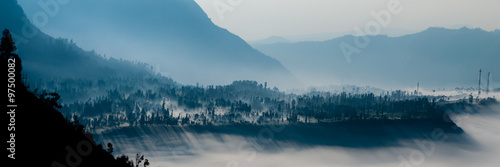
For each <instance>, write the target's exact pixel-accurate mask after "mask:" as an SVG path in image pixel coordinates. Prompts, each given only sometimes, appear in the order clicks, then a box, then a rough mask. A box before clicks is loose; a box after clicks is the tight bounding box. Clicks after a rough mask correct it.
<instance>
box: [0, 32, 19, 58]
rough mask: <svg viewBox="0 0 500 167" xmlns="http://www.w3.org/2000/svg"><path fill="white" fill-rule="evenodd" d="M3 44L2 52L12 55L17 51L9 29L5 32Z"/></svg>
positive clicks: (0, 48) (0, 49)
mask: <svg viewBox="0 0 500 167" xmlns="http://www.w3.org/2000/svg"><path fill="white" fill-rule="evenodd" d="M2 34H3V36H2V44H1V45H0V52H4V53H12V52H14V51H16V50H17V47H16V46H15V43H14V40H13V39H12V35H11V34H10V31H9V30H8V29H5V30H3V33H2Z"/></svg>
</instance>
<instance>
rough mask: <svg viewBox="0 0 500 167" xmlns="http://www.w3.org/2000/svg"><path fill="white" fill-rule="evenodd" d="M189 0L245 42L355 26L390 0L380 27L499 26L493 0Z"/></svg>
mask: <svg viewBox="0 0 500 167" xmlns="http://www.w3.org/2000/svg"><path fill="white" fill-rule="evenodd" d="M195 1H196V2H197V3H198V4H200V6H201V7H202V8H203V10H205V12H206V13H207V14H208V16H209V17H210V18H211V19H212V21H213V22H214V23H215V24H217V25H219V26H220V27H223V28H226V29H228V30H229V31H231V32H233V33H235V34H237V35H239V36H240V37H242V38H244V39H245V40H250V41H251V40H257V39H262V38H266V37H269V36H285V37H286V36H297V35H306V34H318V33H331V32H340V33H349V32H351V33H352V32H353V28H354V27H355V26H358V27H360V28H362V29H363V28H364V27H365V25H366V24H367V23H368V22H370V21H376V20H375V19H374V17H373V16H372V15H371V14H370V12H371V11H375V12H378V11H381V10H387V5H388V3H389V2H390V1H399V2H400V5H401V7H402V12H401V13H399V14H392V19H391V22H390V23H389V24H388V25H387V26H386V27H383V31H402V32H415V31H420V30H424V29H426V28H427V27H430V26H434V27H435V26H439V27H446V28H458V27H462V26H464V25H466V26H469V27H480V28H482V29H485V30H494V29H500V10H499V9H498V7H500V1H499V0H195ZM214 2H215V4H218V5H214ZM215 6H217V7H218V8H219V9H220V10H219V12H217V10H216V7H215ZM221 15H222V17H221ZM408 30H409V31H408Z"/></svg>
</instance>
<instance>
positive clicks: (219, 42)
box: [24, 0, 298, 88]
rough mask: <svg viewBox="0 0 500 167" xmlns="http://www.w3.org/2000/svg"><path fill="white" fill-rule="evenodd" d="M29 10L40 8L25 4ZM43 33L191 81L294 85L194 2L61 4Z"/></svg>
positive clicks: (278, 65) (285, 73)
mask: <svg viewBox="0 0 500 167" xmlns="http://www.w3.org/2000/svg"><path fill="white" fill-rule="evenodd" d="M24 6H26V9H29V11H31V12H28V13H35V12H36V11H39V10H41V8H39V7H38V8H37V7H30V5H29V3H26V5H24ZM50 21H51V22H50V23H49V24H48V25H47V26H46V27H44V28H43V29H44V31H47V32H48V33H49V34H53V35H56V36H62V37H65V38H72V39H74V40H75V41H76V42H77V43H78V44H81V45H82V46H83V47H85V48H91V49H96V50H97V51H98V52H99V53H104V54H107V55H110V56H113V57H121V58H126V59H131V60H139V61H142V62H146V63H149V64H151V65H154V66H155V67H157V68H159V69H160V71H161V72H162V73H164V74H166V75H168V76H171V77H172V78H174V79H175V80H177V81H179V82H183V83H190V84H196V83H198V82H199V83H200V84H205V85H206V84H229V83H231V82H232V81H234V80H256V81H259V82H265V81H267V82H268V83H269V84H270V85H273V86H274V85H278V86H280V88H281V87H284V86H288V85H292V84H296V83H297V82H298V81H297V80H296V79H295V77H294V76H293V75H292V74H291V73H290V72H289V71H288V70H287V69H286V68H285V67H283V66H282V65H281V63H280V62H279V61H277V60H276V59H273V58H271V57H269V56H266V55H264V54H262V53H260V52H259V51H257V50H255V49H253V48H252V47H251V46H249V45H248V44H247V43H246V42H245V41H244V40H242V39H241V38H240V37H238V36H236V35H234V34H232V33H230V32H229V31H227V30H225V29H223V28H220V27H218V26H216V25H214V24H213V23H212V22H211V20H210V18H208V16H207V15H206V14H205V13H204V11H203V10H202V9H201V8H200V7H199V6H198V4H196V2H195V1H194V0H166V1H159V0H149V1H136V0H120V1H117V0H114V1H113V0H108V1H100V0H87V1H72V2H70V3H68V4H66V5H64V6H61V10H60V12H59V13H58V14H57V15H55V16H54V17H52V18H51V20H50Z"/></svg>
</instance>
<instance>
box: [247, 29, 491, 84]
mask: <svg viewBox="0 0 500 167" xmlns="http://www.w3.org/2000/svg"><path fill="white" fill-rule="evenodd" d="M499 32H500V31H499V30H496V31H491V32H488V31H484V30H481V29H468V28H461V29H445V28H429V29H427V30H425V31H422V32H419V33H415V34H411V35H405V36H400V37H387V36H369V37H368V38H369V39H370V43H369V44H368V45H367V46H366V47H365V48H359V51H360V53H359V54H352V55H351V56H350V59H351V61H350V62H349V61H347V59H346V57H345V56H344V54H343V52H342V50H341V47H340V45H341V44H342V43H346V44H348V45H350V46H353V47H356V45H355V43H354V40H355V39H357V38H359V39H360V41H361V42H363V39H362V37H355V36H351V35H348V36H343V37H339V38H335V39H331V40H327V41H322V42H297V43H276V44H256V45H253V46H254V47H255V48H256V49H258V50H260V51H262V52H263V53H265V54H267V55H270V56H272V57H274V58H276V59H278V60H280V61H281V62H282V63H283V64H284V65H285V66H287V67H288V68H289V69H290V70H291V71H292V72H294V73H295V74H296V75H297V77H298V78H299V79H301V80H308V81H314V82H316V83H321V84H329V83H337V82H339V81H340V80H343V81H344V83H350V84H367V85H374V86H379V87H383V88H391V87H409V86H410V87H414V86H415V85H416V83H417V82H420V84H421V86H425V87H434V88H436V87H438V88H442V87H462V86H477V78H478V73H479V69H482V70H483V72H491V77H492V78H497V77H500V68H498V62H500V56H499V55H500V47H498V46H500V33H499ZM483 77H484V78H483V79H484V80H486V75H485V73H483ZM310 84H311V82H310Z"/></svg>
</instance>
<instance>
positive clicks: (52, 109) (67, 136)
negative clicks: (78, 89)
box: [0, 30, 144, 167]
mask: <svg viewBox="0 0 500 167" xmlns="http://www.w3.org/2000/svg"><path fill="white" fill-rule="evenodd" d="M15 50H16V48H15V46H14V42H13V41H12V37H11V36H10V33H9V31H8V30H4V31H3V38H2V43H1V49H0V51H1V57H2V58H1V60H2V66H3V71H4V72H3V74H4V75H3V77H2V78H3V79H5V80H4V83H5V82H6V81H7V79H6V78H5V77H6V76H8V75H9V72H8V69H9V68H11V69H12V68H13V69H15V72H14V74H15V77H13V78H14V79H15V82H12V83H9V84H15V86H12V87H9V88H13V89H14V90H15V98H14V99H15V101H10V99H9V98H8V96H4V98H3V103H2V104H3V105H2V107H6V106H7V105H9V104H10V105H12V104H15V105H17V107H16V108H15V110H12V109H13V108H8V107H7V108H4V109H5V110H3V111H10V114H9V113H8V114H7V115H8V116H9V117H8V118H4V123H5V122H13V121H14V123H15V125H13V127H14V129H10V130H9V129H7V133H6V134H7V137H8V138H7V139H6V140H4V141H9V140H11V141H13V143H14V145H11V144H10V143H9V142H7V148H12V149H10V150H9V149H7V154H5V158H7V159H8V160H7V161H8V164H10V165H9V166H11V165H12V166H28V165H30V166H31V165H36V166H52V167H76V166H78V167H86V166H126V167H130V166H134V164H133V162H131V161H129V160H128V157H125V156H120V157H119V158H115V157H113V155H112V154H111V152H112V149H108V150H104V149H103V147H102V145H96V143H95V141H94V139H93V136H92V134H90V133H88V132H86V131H85V130H84V127H83V126H82V125H80V124H79V122H78V120H75V121H73V122H71V121H70V120H68V119H65V118H64V117H63V115H62V114H61V113H60V112H59V111H58V110H57V109H59V108H61V106H60V105H59V104H58V102H57V100H58V99H59V95H58V94H57V93H46V92H42V93H40V91H37V90H35V91H30V90H28V88H27V86H26V85H25V84H24V82H23V81H22V80H23V78H22V77H21V76H22V75H21V69H22V65H21V59H20V57H19V56H18V55H17V54H14V53H12V52H14V51H15ZM9 64H10V65H9ZM14 65H15V67H14ZM10 76H12V75H10ZM11 134H14V135H15V136H14V137H12V136H9V135H11ZM4 137H5V133H4ZM12 146H13V147H12ZM110 146H111V145H110ZM7 155H12V156H11V157H10V158H9V157H8V156H7ZM14 158H15V159H14ZM143 163H144V161H143Z"/></svg>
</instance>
